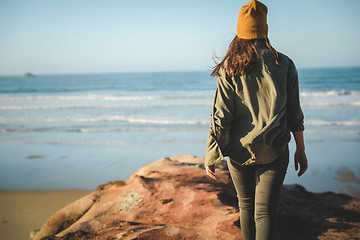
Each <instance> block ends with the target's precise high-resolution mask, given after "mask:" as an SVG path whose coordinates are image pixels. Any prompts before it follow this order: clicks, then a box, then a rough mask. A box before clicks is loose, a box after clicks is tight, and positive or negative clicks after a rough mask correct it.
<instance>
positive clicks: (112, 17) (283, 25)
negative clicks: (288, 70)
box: [0, 0, 360, 75]
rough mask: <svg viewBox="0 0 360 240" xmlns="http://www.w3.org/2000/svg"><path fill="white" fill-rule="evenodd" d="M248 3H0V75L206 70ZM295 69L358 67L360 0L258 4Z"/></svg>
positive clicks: (146, 0)
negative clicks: (292, 61)
mask: <svg viewBox="0 0 360 240" xmlns="http://www.w3.org/2000/svg"><path fill="white" fill-rule="evenodd" d="M247 2H248V1H241V0H238V1H232V0H229V1H220V0H216V1H215V0H182V1H176V0H161V1H160V0H131V1H130V0H129V1H125V0H106V1H100V0H97V1H94V0H35V1H29V0H7V1H5V0H0V75H7V74H23V73H24V72H27V71H30V72H33V73H35V74H48V73H93V72H99V73H103V72H133V71H173V70H175V71H179V70H180V71H181V70H208V69H209V68H211V67H212V65H213V64H212V61H211V57H212V56H213V54H214V52H215V53H216V54H217V55H218V56H223V54H224V53H225V51H226V49H227V47H228V44H229V43H230V41H231V40H232V38H233V37H234V36H235V32H236V23H237V17H238V12H239V10H240V8H241V6H242V5H244V4H246V3H247ZM262 2H263V3H265V4H266V5H267V6H268V9H269V12H268V24H269V38H270V40H271V42H272V44H273V46H274V47H275V48H276V49H277V50H278V51H280V52H283V53H285V54H287V55H288V56H290V57H291V58H292V59H293V60H294V62H295V64H296V65H297V66H298V67H332V66H360V45H359V41H360V40H359V39H360V27H359V24H360V14H359V11H360V1H359V0H342V1H340V0H337V1H335V0H316V1H314V0H302V1H298V0H296V1H295V0H273V1H270V0H263V1H262Z"/></svg>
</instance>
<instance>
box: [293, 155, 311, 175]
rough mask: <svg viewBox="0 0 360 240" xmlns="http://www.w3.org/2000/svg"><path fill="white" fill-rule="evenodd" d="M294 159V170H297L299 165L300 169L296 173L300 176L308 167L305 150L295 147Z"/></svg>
mask: <svg viewBox="0 0 360 240" xmlns="http://www.w3.org/2000/svg"><path fill="white" fill-rule="evenodd" d="M294 161H295V171H297V170H298V168H299V166H300V171H299V173H298V177H300V176H301V175H303V174H304V172H305V171H306V169H307V168H308V162H307V158H306V154H305V151H301V150H298V149H296V151H295V156H294Z"/></svg>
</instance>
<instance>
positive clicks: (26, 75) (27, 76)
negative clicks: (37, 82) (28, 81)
mask: <svg viewBox="0 0 360 240" xmlns="http://www.w3.org/2000/svg"><path fill="white" fill-rule="evenodd" d="M22 77H23V78H30V77H36V76H35V75H34V74H32V73H30V72H27V73H25V74H24V75H22Z"/></svg>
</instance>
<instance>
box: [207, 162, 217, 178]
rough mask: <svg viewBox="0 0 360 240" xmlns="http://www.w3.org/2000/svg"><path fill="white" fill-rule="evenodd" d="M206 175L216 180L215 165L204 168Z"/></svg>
mask: <svg viewBox="0 0 360 240" xmlns="http://www.w3.org/2000/svg"><path fill="white" fill-rule="evenodd" d="M205 169H206V174H207V175H208V176H209V177H211V178H212V179H214V180H216V177H215V165H211V166H207V167H206V168H205Z"/></svg>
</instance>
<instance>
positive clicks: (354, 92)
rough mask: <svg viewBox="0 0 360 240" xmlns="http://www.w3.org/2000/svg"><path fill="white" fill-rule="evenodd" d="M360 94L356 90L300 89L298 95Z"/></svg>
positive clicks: (331, 95) (334, 95)
mask: <svg viewBox="0 0 360 240" xmlns="http://www.w3.org/2000/svg"><path fill="white" fill-rule="evenodd" d="M336 96H360V91H357V90H350V91H349V90H329V91H300V97H304V98H306V97H336Z"/></svg>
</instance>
